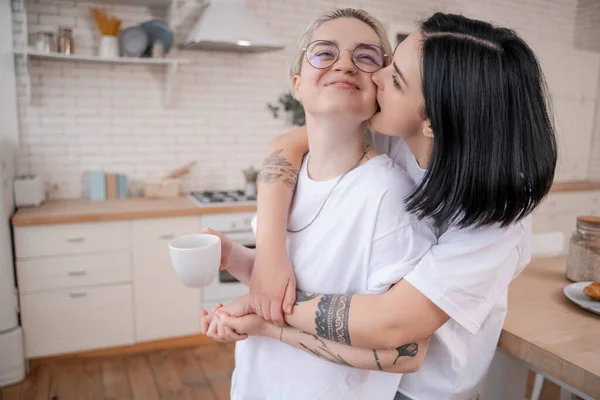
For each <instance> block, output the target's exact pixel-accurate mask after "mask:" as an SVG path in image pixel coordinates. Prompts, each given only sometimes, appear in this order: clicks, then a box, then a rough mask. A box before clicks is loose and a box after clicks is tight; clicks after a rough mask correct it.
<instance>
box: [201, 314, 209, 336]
mask: <svg viewBox="0 0 600 400" xmlns="http://www.w3.org/2000/svg"><path fill="white" fill-rule="evenodd" d="M201 314H202V317H201V318H200V332H201V333H202V334H203V335H206V333H207V332H208V327H209V326H210V321H211V319H212V318H211V316H210V315H209V314H208V312H207V311H206V310H204V309H203V310H202V312H201Z"/></svg>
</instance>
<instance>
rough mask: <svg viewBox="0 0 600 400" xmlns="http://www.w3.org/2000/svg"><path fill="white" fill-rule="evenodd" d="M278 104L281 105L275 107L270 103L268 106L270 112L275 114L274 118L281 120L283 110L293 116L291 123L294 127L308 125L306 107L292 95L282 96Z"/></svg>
mask: <svg viewBox="0 0 600 400" xmlns="http://www.w3.org/2000/svg"><path fill="white" fill-rule="evenodd" d="M277 102H278V103H279V104H280V105H273V104H270V103H269V104H268V105H267V106H268V107H269V110H271V112H272V113H273V117H275V118H279V112H280V111H281V110H283V111H285V112H286V113H289V114H290V115H291V122H292V124H293V125H296V126H302V125H304V124H305V123H306V120H305V117H304V107H303V106H302V103H300V102H299V101H298V100H296V99H295V98H294V96H292V94H291V93H286V94H283V95H281V96H280V97H279V99H278V100H277Z"/></svg>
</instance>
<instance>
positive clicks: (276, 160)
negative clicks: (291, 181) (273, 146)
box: [263, 149, 292, 167]
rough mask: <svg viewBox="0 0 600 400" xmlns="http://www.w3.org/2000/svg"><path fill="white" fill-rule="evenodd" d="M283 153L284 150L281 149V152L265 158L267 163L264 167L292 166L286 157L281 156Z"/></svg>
mask: <svg viewBox="0 0 600 400" xmlns="http://www.w3.org/2000/svg"><path fill="white" fill-rule="evenodd" d="M282 151H283V149H279V150H275V151H274V152H272V153H271V154H269V156H267V158H265V161H263V166H264V165H281V166H282V167H289V166H291V165H292V164H290V163H289V162H288V160H286V159H285V157H281V156H280V154H281V152H282Z"/></svg>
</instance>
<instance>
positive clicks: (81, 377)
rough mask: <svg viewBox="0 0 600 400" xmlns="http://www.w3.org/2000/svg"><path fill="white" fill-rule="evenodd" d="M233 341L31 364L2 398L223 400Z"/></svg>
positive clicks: (3, 391) (228, 384)
mask: <svg viewBox="0 0 600 400" xmlns="http://www.w3.org/2000/svg"><path fill="white" fill-rule="evenodd" d="M233 350H234V346H233V345H232V344H219V343H214V344H209V345H202V346H196V347H192V348H184V349H171V350H163V351H158V352H152V353H147V354H140V355H133V356H125V357H111V358H90V359H85V360H78V359H73V360H65V361H61V362H56V361H53V362H52V363H49V364H35V365H34V366H33V367H32V370H31V373H30V374H29V375H28V376H27V379H25V381H23V382H21V383H19V384H17V385H12V386H7V387H4V388H1V389H0V400H30V399H31V400H104V399H106V400H117V399H118V400H168V399H182V400H192V399H193V400H227V399H229V389H230V387H231V373H232V371H233V366H234V355H233Z"/></svg>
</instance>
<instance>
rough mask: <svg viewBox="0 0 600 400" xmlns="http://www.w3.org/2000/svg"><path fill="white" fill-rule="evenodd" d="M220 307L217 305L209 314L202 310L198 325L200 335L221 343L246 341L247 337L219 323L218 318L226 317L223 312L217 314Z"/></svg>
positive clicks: (220, 305)
mask: <svg viewBox="0 0 600 400" xmlns="http://www.w3.org/2000/svg"><path fill="white" fill-rule="evenodd" d="M221 307H223V305H222V304H219V305H217V306H216V307H215V308H213V309H212V312H211V313H210V314H209V313H208V312H206V311H205V310H202V318H201V323H200V326H201V332H202V334H204V335H206V336H208V337H209V338H211V339H213V340H215V341H217V342H221V343H228V342H237V341H239V340H244V339H246V338H247V337H248V335H240V334H238V333H236V332H235V331H233V330H232V329H231V328H228V327H226V326H224V325H223V324H222V323H221V322H220V316H221V315H226V314H225V313H224V312H223V311H220V312H217V310H219V309H220V308H221Z"/></svg>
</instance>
